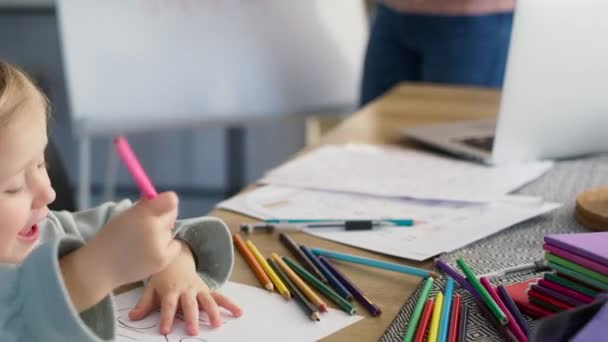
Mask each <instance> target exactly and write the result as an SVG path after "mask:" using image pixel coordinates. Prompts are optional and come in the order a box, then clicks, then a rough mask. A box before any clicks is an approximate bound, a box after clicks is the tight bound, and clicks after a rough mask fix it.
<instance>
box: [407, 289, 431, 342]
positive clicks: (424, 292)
mask: <svg viewBox="0 0 608 342" xmlns="http://www.w3.org/2000/svg"><path fill="white" fill-rule="evenodd" d="M431 287H433V278H432V277H428V278H426V281H425V282H424V286H423V287H422V289H421V290H420V294H419V295H418V301H417V302H416V307H415V308H414V312H412V316H411V317H410V321H409V322H408V323H407V329H406V330H405V335H404V336H403V342H410V341H413V339H414V334H416V327H417V326H418V321H420V314H421V313H422V309H423V308H424V304H425V303H426V299H427V298H428V297H429V293H430V292H431Z"/></svg>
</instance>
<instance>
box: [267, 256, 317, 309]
mask: <svg viewBox="0 0 608 342" xmlns="http://www.w3.org/2000/svg"><path fill="white" fill-rule="evenodd" d="M270 257H271V258H272V260H274V262H276V263H277V264H278V265H279V267H280V268H281V269H282V270H283V272H285V274H287V276H288V277H289V278H290V279H291V281H293V282H294V284H296V286H297V287H298V288H299V289H300V291H302V292H303V293H304V295H305V296H306V297H307V298H308V299H310V301H311V302H312V303H313V304H314V306H316V307H318V308H319V310H320V311H321V312H326V311H327V304H325V302H323V300H322V299H321V297H319V296H318V295H317V294H316V293H315V292H314V291H313V290H311V288H310V287H308V285H306V283H305V282H304V281H303V280H302V278H300V277H299V276H298V275H297V274H296V273H295V272H294V271H293V270H292V269H291V268H290V267H289V266H287V264H286V263H285V261H283V259H281V257H279V255H278V254H277V253H272V254H271V255H270Z"/></svg>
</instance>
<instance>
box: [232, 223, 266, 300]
mask: <svg viewBox="0 0 608 342" xmlns="http://www.w3.org/2000/svg"><path fill="white" fill-rule="evenodd" d="M232 240H233V241H234V244H235V245H236V248H238V250H239V252H241V254H242V255H243V258H245V261H247V263H248V264H249V267H251V269H252V270H253V273H255V275H256V277H258V279H259V280H260V283H262V286H263V287H264V288H265V289H266V290H268V291H272V290H274V285H272V282H271V281H270V278H268V275H266V272H264V270H263V269H262V266H260V264H259V263H258V262H257V260H255V257H254V256H253V254H252V253H251V251H250V250H249V248H247V246H245V242H243V239H241V237H240V236H239V235H238V234H236V233H233V234H232Z"/></svg>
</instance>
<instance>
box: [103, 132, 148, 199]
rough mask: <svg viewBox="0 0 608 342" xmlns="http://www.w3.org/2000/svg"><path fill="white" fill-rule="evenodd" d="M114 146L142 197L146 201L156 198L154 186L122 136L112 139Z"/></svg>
mask: <svg viewBox="0 0 608 342" xmlns="http://www.w3.org/2000/svg"><path fill="white" fill-rule="evenodd" d="M114 146H116V152H118V155H119V156H120V159H122V161H123V162H124V163H125V165H126V166H127V169H128V170H129V172H130V173H131V175H132V176H133V179H134V180H135V183H136V184H137V186H138V187H139V189H140V190H141V192H142V194H143V195H144V197H145V198H147V199H152V198H154V197H156V195H157V194H158V193H157V192H156V189H154V185H152V182H151V181H150V178H148V175H146V172H145V171H144V169H143V168H142V167H141V164H140V163H139V161H138V160H137V157H135V153H133V150H132V149H131V146H130V145H129V143H128V142H127V139H125V137H123V136H118V137H116V138H114Z"/></svg>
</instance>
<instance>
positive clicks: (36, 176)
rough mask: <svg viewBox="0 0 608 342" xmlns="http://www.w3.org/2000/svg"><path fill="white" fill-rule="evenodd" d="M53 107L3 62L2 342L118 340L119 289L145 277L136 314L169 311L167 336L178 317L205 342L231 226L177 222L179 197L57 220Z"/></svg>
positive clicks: (227, 268)
mask: <svg viewBox="0 0 608 342" xmlns="http://www.w3.org/2000/svg"><path fill="white" fill-rule="evenodd" d="M47 110H48V108H47V100H46V98H45V96H44V95H43V94H42V93H41V92H40V90H39V89H38V88H37V87H36V86H35V85H34V83H33V82H32V81H31V80H30V79H29V78H28V77H27V76H26V75H25V74H24V73H23V72H22V71H20V70H18V69H17V68H15V67H13V66H11V65H9V64H8V63H5V62H2V61H0V307H2V309H1V310H0V336H2V341H6V342H11V341H78V342H82V341H100V340H112V339H114V336H115V317H114V308H113V305H112V299H111V296H110V293H111V291H112V289H114V288H116V287H118V286H120V285H123V284H127V283H132V282H135V281H139V280H142V279H144V278H146V277H149V276H150V278H149V279H148V281H147V283H146V289H145V291H144V293H143V295H142V297H141V299H140V300H139V302H138V304H137V305H136V307H135V308H134V309H133V310H132V311H131V312H130V313H129V316H130V318H131V319H133V320H137V319H142V318H144V317H145V316H146V315H147V314H148V313H149V312H151V311H152V310H156V309H157V308H158V307H160V309H161V324H160V333H162V334H167V333H169V332H170V330H171V327H172V325H173V319H174V317H175V313H176V310H178V309H181V310H182V312H183V313H184V315H185V317H186V329H187V331H188V333H190V334H192V335H195V334H198V319H199V318H198V315H199V308H201V309H203V310H204V311H206V312H207V314H208V315H209V318H210V321H211V324H212V325H213V326H215V327H217V326H219V325H220V318H219V309H218V306H220V307H223V308H225V309H227V310H228V311H230V312H231V313H232V314H233V315H234V316H239V315H240V314H241V310H240V308H239V307H238V306H236V305H235V304H234V303H232V302H231V301H230V300H229V299H228V298H226V297H224V296H223V295H221V294H219V293H217V292H213V291H212V289H215V288H217V287H219V286H221V285H222V283H224V282H225V281H226V280H227V279H228V277H229V275H230V272H231V270H232V263H233V249H232V243H231V238H230V234H229V231H228V228H227V227H226V226H225V225H224V224H223V223H222V222H221V221H220V220H218V219H214V218H198V219H189V220H185V221H181V222H180V221H178V222H177V223H176V217H177V196H176V195H175V194H174V193H172V192H167V193H162V194H160V195H158V196H157V197H156V198H154V199H152V200H146V199H141V200H140V201H139V202H137V203H136V204H134V205H132V204H131V203H130V202H129V201H128V200H125V201H122V202H119V203H106V204H104V205H102V206H100V207H98V208H95V209H91V210H87V211H82V212H78V213H68V212H49V210H48V208H47V204H49V203H51V202H52V201H53V200H54V198H55V192H54V191H53V188H52V187H51V184H50V182H49V178H48V175H47V172H46V168H45V160H44V150H45V147H46V145H47V129H46V127H47Z"/></svg>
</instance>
